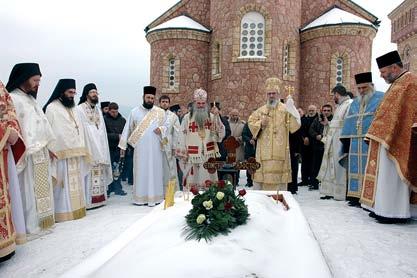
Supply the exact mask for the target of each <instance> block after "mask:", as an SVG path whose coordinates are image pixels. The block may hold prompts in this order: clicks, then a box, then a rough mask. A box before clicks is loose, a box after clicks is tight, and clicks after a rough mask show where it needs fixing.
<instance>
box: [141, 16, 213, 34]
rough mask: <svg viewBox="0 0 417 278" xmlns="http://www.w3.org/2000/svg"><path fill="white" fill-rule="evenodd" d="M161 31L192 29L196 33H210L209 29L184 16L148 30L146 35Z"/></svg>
mask: <svg viewBox="0 0 417 278" xmlns="http://www.w3.org/2000/svg"><path fill="white" fill-rule="evenodd" d="M162 29H192V30H197V31H203V32H210V30H209V29H207V28H206V27H204V26H203V25H201V24H200V23H198V22H197V21H195V20H193V19H191V18H190V17H188V16H185V15H180V16H178V17H174V18H173V19H170V20H168V21H166V22H164V23H162V24H160V25H158V26H155V27H154V28H152V29H149V30H148V33H149V32H152V31H156V30H162Z"/></svg>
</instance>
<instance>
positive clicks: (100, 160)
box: [75, 102, 113, 209]
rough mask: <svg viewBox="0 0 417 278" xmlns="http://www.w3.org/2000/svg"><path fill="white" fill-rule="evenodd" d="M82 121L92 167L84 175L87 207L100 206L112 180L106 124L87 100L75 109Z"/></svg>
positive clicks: (97, 109)
mask: <svg viewBox="0 0 417 278" xmlns="http://www.w3.org/2000/svg"><path fill="white" fill-rule="evenodd" d="M75 110H76V111H77V113H78V116H79V118H80V120H81V122H82V125H83V127H84V133H85V140H86V143H87V148H88V150H89V152H90V154H91V160H92V162H91V164H92V168H91V170H90V172H89V174H88V175H87V176H86V177H85V181H84V183H85V188H84V191H85V200H86V204H87V209H89V208H95V207H99V206H102V205H104V204H105V203H106V200H107V186H108V185H109V184H110V183H111V182H112V181H113V175H112V167H111V161H110V152H109V142H108V140H107V131H106V124H105V123H104V118H103V115H102V113H101V111H100V109H99V108H98V107H97V105H96V106H95V107H94V108H92V107H91V105H90V104H89V103H88V102H84V103H82V104H80V105H78V106H77V107H76V109H75Z"/></svg>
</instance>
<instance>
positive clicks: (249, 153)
mask: <svg viewBox="0 0 417 278" xmlns="http://www.w3.org/2000/svg"><path fill="white" fill-rule="evenodd" d="M242 141H243V144H244V152H245V156H244V158H245V160H247V159H248V158H250V157H254V158H255V157H256V140H255V139H254V138H253V136H252V133H251V132H250V129H249V126H248V123H245V125H244V126H243V131H242ZM246 177H247V180H246V182H247V183H246V186H247V187H252V186H253V180H252V175H251V174H250V173H249V172H246Z"/></svg>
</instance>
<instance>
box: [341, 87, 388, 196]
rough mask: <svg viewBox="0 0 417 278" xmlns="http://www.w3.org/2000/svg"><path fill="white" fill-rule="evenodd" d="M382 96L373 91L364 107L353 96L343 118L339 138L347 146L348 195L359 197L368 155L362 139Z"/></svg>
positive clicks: (380, 93) (366, 145) (366, 146)
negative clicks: (346, 113)
mask: <svg viewBox="0 0 417 278" xmlns="http://www.w3.org/2000/svg"><path fill="white" fill-rule="evenodd" d="M383 96H384V94H383V93H382V92H375V93H374V94H373V96H372V97H371V98H370V99H369V102H368V104H367V105H366V107H365V109H364V108H363V107H361V103H360V102H359V98H355V99H354V100H353V102H352V104H351V105H350V108H349V112H348V115H347V117H346V118H345V121H344V124H343V129H342V133H341V135H340V140H342V142H343V143H344V146H348V147H349V153H348V165H347V166H348V192H347V196H348V197H356V198H360V197H361V191H362V181H363V175H364V172H365V167H366V161H367V157H368V144H367V143H366V142H365V141H364V138H365V135H366V133H367V131H368V129H369V126H370V125H371V123H372V120H373V118H374V113H375V111H376V109H377V108H378V106H379V104H380V102H381V100H382V98H383ZM345 152H347V150H345Z"/></svg>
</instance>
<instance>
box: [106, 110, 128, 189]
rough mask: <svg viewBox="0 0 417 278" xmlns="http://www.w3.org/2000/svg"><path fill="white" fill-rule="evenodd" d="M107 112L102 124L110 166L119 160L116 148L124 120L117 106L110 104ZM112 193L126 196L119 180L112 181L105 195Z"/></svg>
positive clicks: (118, 150)
mask: <svg viewBox="0 0 417 278" xmlns="http://www.w3.org/2000/svg"><path fill="white" fill-rule="evenodd" d="M108 107H109V111H108V112H107V113H106V114H105V115H104V122H105V123H106V129H107V138H108V140H109V149H110V159H111V163H112V165H114V163H117V162H119V160H120V149H119V148H118V145H119V139H120V134H122V131H123V128H124V126H125V123H126V120H125V118H123V116H122V115H121V114H120V113H119V106H118V105H117V103H115V102H112V103H110V104H109V106H108ZM111 192H114V193H115V194H116V195H126V192H124V191H123V189H122V185H121V184H120V179H118V180H117V181H116V180H115V181H113V182H112V183H111V184H110V185H109V188H108V190H107V195H110V194H111Z"/></svg>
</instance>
